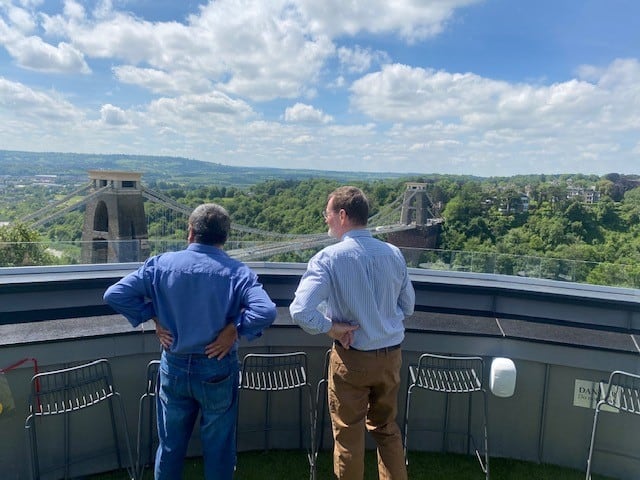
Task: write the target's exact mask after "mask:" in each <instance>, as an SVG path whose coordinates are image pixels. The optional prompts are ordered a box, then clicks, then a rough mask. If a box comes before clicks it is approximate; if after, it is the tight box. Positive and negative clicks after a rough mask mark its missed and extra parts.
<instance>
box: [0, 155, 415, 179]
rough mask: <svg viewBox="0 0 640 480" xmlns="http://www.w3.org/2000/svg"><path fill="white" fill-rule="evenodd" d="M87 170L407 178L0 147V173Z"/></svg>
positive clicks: (168, 175) (175, 175) (177, 175)
mask: <svg viewBox="0 0 640 480" xmlns="http://www.w3.org/2000/svg"><path fill="white" fill-rule="evenodd" d="M88 170H124V171H135V172H141V173H142V174H143V179H144V181H145V182H153V181H164V182H175V183H180V184H201V185H207V184H217V185H220V184H222V185H235V186H243V185H252V184H256V183H260V182H262V181H265V180H271V179H292V180H297V179H304V178H313V177H316V178H329V179H339V180H342V181H345V182H348V181H354V180H362V181H365V180H377V179H392V178H409V177H410V176H412V175H409V174H399V173H390V172H388V173H371V172H342V171H324V170H303V169H295V168H291V169H283V168H269V167H234V166H230V165H223V164H220V163H211V162H203V161H201V160H193V159H189V158H181V157H160V156H151V155H120V154H109V155H107V154H81V153H57V152H20V151H11V150H0V175H11V176H32V175H65V176H67V175H69V176H77V175H80V176H82V175H85V174H86V173H87V171H88Z"/></svg>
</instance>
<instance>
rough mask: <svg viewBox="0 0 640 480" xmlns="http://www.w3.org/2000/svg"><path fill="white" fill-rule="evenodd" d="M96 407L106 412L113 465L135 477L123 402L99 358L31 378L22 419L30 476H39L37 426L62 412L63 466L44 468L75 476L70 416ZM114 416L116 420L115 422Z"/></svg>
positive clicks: (107, 368)
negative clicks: (28, 453)
mask: <svg viewBox="0 0 640 480" xmlns="http://www.w3.org/2000/svg"><path fill="white" fill-rule="evenodd" d="M98 406H102V408H106V410H107V411H108V419H109V421H110V424H111V434H112V441H113V448H114V450H115V452H114V453H115V457H116V459H117V467H118V468H120V469H122V468H126V471H127V474H128V476H129V478H131V479H133V478H135V464H134V462H133V457H132V454H131V444H130V442H129V433H128V429H127V422H126V416H125V410H124V404H123V402H122V398H121V397H120V394H119V393H118V392H117V390H116V388H115V385H114V382H113V376H112V374H111V367H110V364H109V361H108V360H106V359H101V360H96V361H93V362H90V363H87V364H84V365H78V366H75V367H70V368H64V369H60V370H55V371H50V372H42V373H38V374H36V375H34V376H33V378H32V379H31V393H30V395H29V414H28V416H27V418H26V419H25V431H26V434H27V441H28V445H29V451H30V456H31V472H32V477H33V478H34V479H39V478H40V475H41V468H40V458H39V456H38V452H39V448H38V446H39V445H38V432H39V431H40V427H43V425H42V422H43V421H44V420H45V419H47V418H52V417H56V416H58V415H62V420H63V422H62V423H63V430H64V439H63V442H62V444H63V449H64V465H63V466H54V467H52V468H50V470H48V471H59V470H61V469H63V470H64V478H70V477H71V476H77V474H76V473H72V472H71V464H72V461H71V455H70V452H71V437H72V436H73V435H72V434H71V428H72V422H71V419H72V416H75V415H77V414H79V412H81V411H84V410H86V409H88V408H90V407H96V408H97V407H98ZM117 419H119V420H120V421H119V422H118V421H117ZM118 425H120V428H118ZM121 437H124V440H125V447H126V455H127V462H128V463H127V464H125V463H123V458H122V449H121V447H120V438H121ZM79 443H83V444H90V443H91V442H87V440H86V438H82V439H79ZM92 455H93V456H95V457H97V456H99V455H104V452H103V451H102V452H93V453H92ZM92 458H93V457H92ZM78 461H79V460H78Z"/></svg>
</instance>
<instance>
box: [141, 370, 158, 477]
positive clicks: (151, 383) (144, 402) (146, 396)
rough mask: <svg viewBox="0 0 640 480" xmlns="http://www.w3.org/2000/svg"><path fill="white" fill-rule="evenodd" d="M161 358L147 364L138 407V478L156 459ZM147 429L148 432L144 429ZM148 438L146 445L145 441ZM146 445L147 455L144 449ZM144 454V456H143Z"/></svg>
mask: <svg viewBox="0 0 640 480" xmlns="http://www.w3.org/2000/svg"><path fill="white" fill-rule="evenodd" d="M159 369H160V360H151V361H150V362H149V363H148V364H147V370H146V372H147V382H146V387H145V392H144V393H143V394H142V395H141V396H140V401H139V407H138V429H137V438H136V468H137V478H142V474H143V472H144V469H145V467H146V466H147V465H151V464H152V463H153V461H154V455H153V452H154V446H155V442H156V441H157V429H156V428H155V425H156V423H155V411H156V405H155V398H156V395H157V392H158V370H159ZM145 430H146V434H143V431H145ZM145 438H146V445H143V442H144V440H145ZM145 447H146V455H144V453H143V451H144V450H145ZM143 455H144V458H143Z"/></svg>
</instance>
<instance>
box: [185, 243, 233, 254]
mask: <svg viewBox="0 0 640 480" xmlns="http://www.w3.org/2000/svg"><path fill="white" fill-rule="evenodd" d="M187 250H192V251H194V252H201V253H224V251H223V250H221V249H219V248H218V247H214V246H213V245H205V244H204V243H196V242H193V243H190V244H189V246H188V247H187Z"/></svg>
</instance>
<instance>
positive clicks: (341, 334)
mask: <svg viewBox="0 0 640 480" xmlns="http://www.w3.org/2000/svg"><path fill="white" fill-rule="evenodd" d="M357 329H358V325H349V324H348V323H337V322H333V323H332V324H331V330H329V331H328V332H327V335H329V336H330V337H331V338H333V339H334V340H337V341H339V342H340V345H342V346H343V348H347V349H348V348H349V347H350V346H351V343H352V342H353V331H354V330H357Z"/></svg>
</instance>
